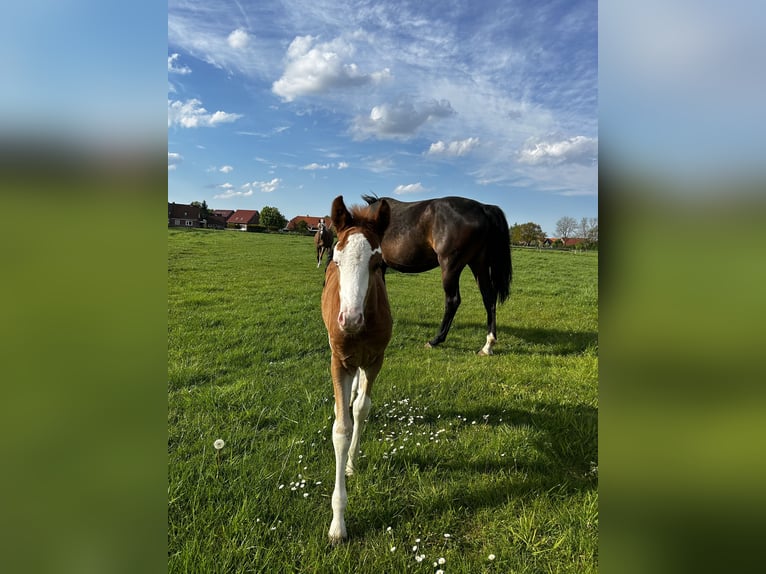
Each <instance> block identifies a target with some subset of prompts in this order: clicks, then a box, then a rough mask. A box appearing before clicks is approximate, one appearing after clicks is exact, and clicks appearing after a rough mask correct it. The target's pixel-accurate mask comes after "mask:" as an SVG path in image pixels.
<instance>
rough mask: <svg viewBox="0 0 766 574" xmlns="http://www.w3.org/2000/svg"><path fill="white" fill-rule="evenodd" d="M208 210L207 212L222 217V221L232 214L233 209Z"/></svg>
mask: <svg viewBox="0 0 766 574" xmlns="http://www.w3.org/2000/svg"><path fill="white" fill-rule="evenodd" d="M208 211H209V213H212V214H213V215H217V216H218V217H223V220H224V221H226V220H227V219H229V218H230V217H231V216H232V215H234V210H233V209H210V210H208Z"/></svg>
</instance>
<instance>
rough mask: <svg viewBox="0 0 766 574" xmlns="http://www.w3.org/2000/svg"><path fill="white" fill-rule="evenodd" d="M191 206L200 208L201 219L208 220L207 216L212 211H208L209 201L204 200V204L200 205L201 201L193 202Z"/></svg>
mask: <svg viewBox="0 0 766 574" xmlns="http://www.w3.org/2000/svg"><path fill="white" fill-rule="evenodd" d="M191 205H193V206H194V207H199V218H200V219H207V216H208V215H209V214H210V210H209V209H208V206H207V201H205V200H204V199H203V200H202V203H200V202H199V201H192V202H191Z"/></svg>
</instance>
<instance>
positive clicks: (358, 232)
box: [332, 195, 391, 333]
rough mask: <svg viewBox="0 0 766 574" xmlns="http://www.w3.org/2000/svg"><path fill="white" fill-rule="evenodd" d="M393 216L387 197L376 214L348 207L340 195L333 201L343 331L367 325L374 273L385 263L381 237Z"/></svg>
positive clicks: (335, 261) (336, 262)
mask: <svg viewBox="0 0 766 574" xmlns="http://www.w3.org/2000/svg"><path fill="white" fill-rule="evenodd" d="M390 216H391V210H390V207H389V205H388V203H386V202H385V201H383V202H382V204H381V205H380V207H379V208H378V209H377V210H376V211H375V213H374V214H371V213H370V210H369V209H368V208H359V207H355V208H352V210H351V211H349V210H348V209H347V208H346V204H345V203H344V202H343V196H340V195H339V196H338V197H336V198H335V201H333V203H332V223H333V225H334V226H335V229H336V230H337V232H338V243H337V244H336V246H335V249H334V251H333V257H332V258H333V262H334V263H335V265H337V268H338V281H339V285H340V312H339V313H338V318H337V320H338V325H339V326H340V328H341V329H342V330H343V331H346V332H348V333H356V332H358V331H359V330H361V329H362V327H363V326H364V313H365V305H366V304H367V300H368V297H367V295H368V292H369V290H370V288H371V287H372V285H373V278H374V277H375V274H376V273H378V272H380V269H381V268H382V265H383V255H382V253H381V250H380V238H381V236H382V235H383V232H384V231H385V229H386V227H387V226H388V222H389V219H390Z"/></svg>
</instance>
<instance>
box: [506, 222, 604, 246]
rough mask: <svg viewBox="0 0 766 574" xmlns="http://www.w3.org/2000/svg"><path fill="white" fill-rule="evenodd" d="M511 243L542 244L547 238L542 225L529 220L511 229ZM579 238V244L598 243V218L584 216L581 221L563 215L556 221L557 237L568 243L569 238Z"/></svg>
mask: <svg viewBox="0 0 766 574" xmlns="http://www.w3.org/2000/svg"><path fill="white" fill-rule="evenodd" d="M510 232H511V243H513V244H515V245H535V246H538V247H539V246H541V245H542V244H543V243H544V242H545V239H546V236H545V233H543V229H542V227H540V225H539V224H537V223H534V222H532V221H529V222H527V223H514V224H513V225H512V226H511V229H510ZM575 238H576V239H579V241H578V245H582V247H584V248H591V247H595V246H597V245H598V218H596V217H590V218H588V217H583V218H582V219H581V220H580V221H579V222H578V221H577V220H576V219H575V218H574V217H562V218H561V219H559V220H558V221H557V222H556V239H559V240H561V245H562V246H563V245H566V244H567V240H569V239H575Z"/></svg>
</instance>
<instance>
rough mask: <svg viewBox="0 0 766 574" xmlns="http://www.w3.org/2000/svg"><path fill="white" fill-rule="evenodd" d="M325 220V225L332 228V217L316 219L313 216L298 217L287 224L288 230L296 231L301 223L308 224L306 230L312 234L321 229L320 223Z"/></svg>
mask: <svg viewBox="0 0 766 574" xmlns="http://www.w3.org/2000/svg"><path fill="white" fill-rule="evenodd" d="M322 220H324V222H325V225H327V226H328V227H329V226H330V217H329V216H325V217H314V216H313V215H296V216H295V217H293V218H292V219H291V220H290V221H288V222H287V226H286V229H287V230H288V231H295V230H296V229H297V226H298V225H299V223H300V222H301V221H305V222H306V229H307V230H308V231H311V232H312V233H313V232H315V231H316V230H317V229H319V222H320V221H322Z"/></svg>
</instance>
